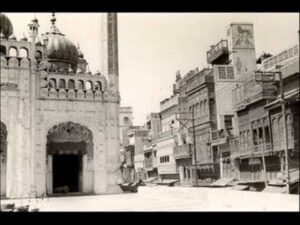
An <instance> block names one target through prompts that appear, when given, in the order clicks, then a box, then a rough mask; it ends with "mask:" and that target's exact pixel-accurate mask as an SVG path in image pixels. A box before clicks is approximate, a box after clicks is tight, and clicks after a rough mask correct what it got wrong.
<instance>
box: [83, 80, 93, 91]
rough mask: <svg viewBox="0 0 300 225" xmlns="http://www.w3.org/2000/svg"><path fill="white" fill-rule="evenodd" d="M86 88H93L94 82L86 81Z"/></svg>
mask: <svg viewBox="0 0 300 225" xmlns="http://www.w3.org/2000/svg"><path fill="white" fill-rule="evenodd" d="M85 88H86V90H93V83H92V81H87V82H85Z"/></svg>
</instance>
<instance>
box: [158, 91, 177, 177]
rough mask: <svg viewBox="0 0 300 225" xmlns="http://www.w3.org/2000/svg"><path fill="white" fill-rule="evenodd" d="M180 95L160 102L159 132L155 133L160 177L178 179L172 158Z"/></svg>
mask: <svg viewBox="0 0 300 225" xmlns="http://www.w3.org/2000/svg"><path fill="white" fill-rule="evenodd" d="M179 101H180V97H179V96H178V95H173V96H171V97H170V98H167V99H165V100H163V101H161V102H160V117H161V132H159V133H158V134H157V135H156V145H157V146H156V148H157V154H156V155H157V159H158V163H157V167H158V174H159V177H160V178H161V179H178V178H179V173H178V169H177V167H176V162H175V159H174V155H173V153H174V149H173V148H174V146H175V138H174V135H176V133H177V130H178V127H179V122H178V121H177V117H176V116H177V112H178V105H179Z"/></svg>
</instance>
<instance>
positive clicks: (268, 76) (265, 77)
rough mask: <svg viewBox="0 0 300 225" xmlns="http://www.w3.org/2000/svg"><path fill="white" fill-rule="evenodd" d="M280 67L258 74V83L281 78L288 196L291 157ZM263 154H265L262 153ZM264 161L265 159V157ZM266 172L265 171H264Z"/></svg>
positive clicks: (280, 89)
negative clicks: (273, 70) (277, 77)
mask: <svg viewBox="0 0 300 225" xmlns="http://www.w3.org/2000/svg"><path fill="white" fill-rule="evenodd" d="M280 67H281V66H279V65H277V66H276V69H278V71H276V72H259V71H258V72H257V74H256V75H257V77H256V78H255V79H256V81H259V82H276V81H275V75H276V74H278V76H279V92H280V93H279V94H280V97H279V99H278V100H279V102H280V103H281V111H282V119H283V132H284V134H283V136H284V154H285V175H286V176H285V177H286V188H287V194H289V193H290V176H289V159H288V158H289V155H288V134H287V125H286V102H285V98H284V88H283V77H282V72H281V71H280ZM277 82H278V81H277ZM262 153H263V152H262ZM263 154H264V153H263ZM263 159H264V157H263ZM264 170H265V169H264Z"/></svg>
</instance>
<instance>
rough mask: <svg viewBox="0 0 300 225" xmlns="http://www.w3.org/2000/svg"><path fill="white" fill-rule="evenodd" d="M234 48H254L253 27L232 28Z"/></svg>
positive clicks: (238, 26) (239, 25) (236, 26)
mask: <svg viewBox="0 0 300 225" xmlns="http://www.w3.org/2000/svg"><path fill="white" fill-rule="evenodd" d="M232 41H233V47H234V48H254V38H253V27H252V26H251V25H241V24H237V25H235V26H234V27H233V28H232Z"/></svg>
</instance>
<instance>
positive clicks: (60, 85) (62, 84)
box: [58, 79, 66, 88]
mask: <svg viewBox="0 0 300 225" xmlns="http://www.w3.org/2000/svg"><path fill="white" fill-rule="evenodd" d="M58 88H66V81H65V80H64V79H59V82H58Z"/></svg>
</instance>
